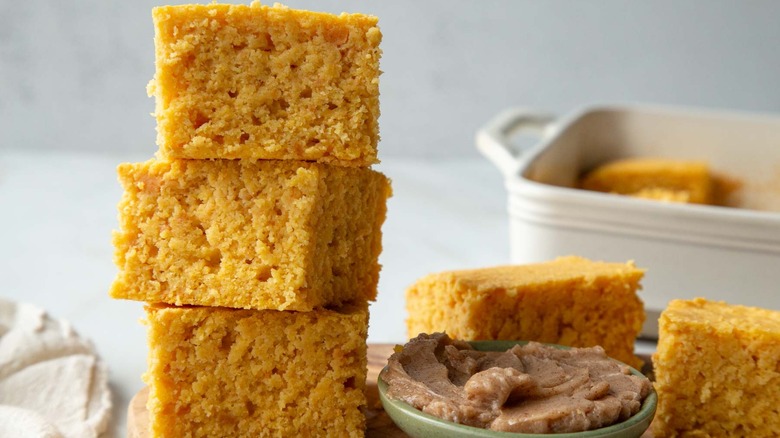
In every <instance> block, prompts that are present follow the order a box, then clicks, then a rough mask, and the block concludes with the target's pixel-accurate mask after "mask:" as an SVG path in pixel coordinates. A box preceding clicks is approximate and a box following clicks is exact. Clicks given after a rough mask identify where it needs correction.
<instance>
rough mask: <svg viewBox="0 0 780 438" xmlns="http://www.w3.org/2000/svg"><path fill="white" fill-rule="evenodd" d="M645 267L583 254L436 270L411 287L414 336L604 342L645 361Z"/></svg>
mask: <svg viewBox="0 0 780 438" xmlns="http://www.w3.org/2000/svg"><path fill="white" fill-rule="evenodd" d="M643 274H644V271H642V270H641V269H638V268H636V267H635V266H634V264H633V263H632V262H628V263H604V262H596V261H591V260H587V259H584V258H581V257H575V256H569V257H561V258H558V259H556V260H554V261H551V262H546V263H539V264H530V265H516V266H500V267H493V268H484V269H474V270H464V271H451V272H442V273H438V274H431V275H428V276H426V277H423V278H422V279H420V280H418V281H417V282H416V283H415V284H414V285H412V286H411V287H409V288H408V289H407V291H406V309H407V311H408V312H409V319H408V320H407V327H408V330H409V337H410V338H412V337H415V336H417V334H419V333H434V332H446V333H447V334H448V335H449V336H450V337H452V338H455V339H463V340H467V341H471V340H491V339H498V340H528V341H537V342H547V343H553V344H562V345H569V346H572V347H593V346H596V345H600V346H602V347H603V348H604V350H605V351H606V352H607V354H608V355H609V356H611V357H613V358H615V359H618V360H620V361H623V362H625V363H627V364H629V365H632V366H635V367H638V366H641V363H642V362H641V361H640V360H639V359H638V358H637V357H636V356H635V355H634V341H635V340H636V337H637V335H638V334H639V331H640V329H641V328H642V323H643V322H644V320H645V311H644V306H643V304H642V301H641V300H640V299H639V297H638V296H637V293H636V292H637V289H639V288H640V285H639V281H640V279H641V278H642V276H643Z"/></svg>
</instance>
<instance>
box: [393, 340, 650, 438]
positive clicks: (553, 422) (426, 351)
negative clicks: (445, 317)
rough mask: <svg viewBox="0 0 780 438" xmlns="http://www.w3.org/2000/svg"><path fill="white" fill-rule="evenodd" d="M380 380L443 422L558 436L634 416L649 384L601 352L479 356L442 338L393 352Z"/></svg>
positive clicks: (520, 350) (521, 351) (523, 348)
mask: <svg viewBox="0 0 780 438" xmlns="http://www.w3.org/2000/svg"><path fill="white" fill-rule="evenodd" d="M382 378H383V379H384V380H385V382H387V385H388V391H387V396H388V397H390V398H391V399H394V400H401V401H404V402H406V403H408V404H410V405H412V406H414V407H416V408H417V409H420V410H422V411H423V412H425V413H428V414H430V415H434V416H436V417H439V418H442V419H444V420H448V421H453V422H456V423H461V424H465V425H469V426H475V427H482V428H486V429H493V430H500V431H507V432H525V433H562V432H579V431H584V430H591V429H598V428H600V427H605V426H609V425H611V424H614V423H618V422H620V421H623V420H626V419H628V418H629V417H631V416H632V415H634V414H635V413H637V412H638V411H639V409H640V407H641V405H642V401H643V400H644V399H645V397H647V395H648V394H650V391H651V383H650V381H649V380H648V379H647V378H645V377H641V376H635V375H633V374H631V373H630V371H629V368H628V366H626V365H623V364H620V363H618V362H615V361H613V360H611V359H609V358H608V357H607V356H606V354H605V353H604V350H603V349H602V348H601V347H593V348H573V349H570V350H562V349H557V348H554V347H550V346H546V345H543V344H539V343H534V342H531V343H528V344H527V345H516V346H514V347H512V348H511V349H510V350H507V351H504V352H492V351H491V352H484V351H476V350H474V349H473V348H472V347H471V346H470V345H469V344H467V343H465V342H462V341H454V340H452V339H450V338H449V337H448V336H447V335H446V334H443V333H434V334H432V335H426V334H421V335H419V336H417V337H416V338H414V339H412V340H411V341H409V343H408V344H406V345H404V346H403V347H402V348H398V349H397V351H396V353H394V354H393V355H392V356H391V357H390V360H389V363H388V369H387V371H386V372H385V373H384V374H383V376H382Z"/></svg>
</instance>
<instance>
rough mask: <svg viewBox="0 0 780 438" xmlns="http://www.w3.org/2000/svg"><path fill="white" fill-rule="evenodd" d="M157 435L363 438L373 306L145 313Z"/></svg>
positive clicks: (174, 309) (154, 432)
mask: <svg viewBox="0 0 780 438" xmlns="http://www.w3.org/2000/svg"><path fill="white" fill-rule="evenodd" d="M146 314H147V324H148V326H149V369H148V371H147V373H146V374H145V375H144V380H145V381H146V383H147V384H148V385H149V400H148V402H147V407H148V410H149V416H150V421H151V432H152V436H155V437H177V438H178V437H228V436H236V437H238V436H241V437H261V436H262V437H264V436H299V437H308V436H332V437H362V436H363V433H364V429H365V417H364V415H363V412H362V409H363V408H364V407H365V405H366V398H365V395H364V389H365V382H366V365H367V364H366V336H367V333H368V306H367V305H366V304H365V303H363V304H362V305H360V306H352V307H346V308H343V309H341V310H338V311H334V310H324V309H320V310H315V311H312V312H283V311H277V310H243V309H225V308H216V307H189V308H182V307H161V306H153V307H147V308H146Z"/></svg>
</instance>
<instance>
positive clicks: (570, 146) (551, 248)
mask: <svg viewBox="0 0 780 438" xmlns="http://www.w3.org/2000/svg"><path fill="white" fill-rule="evenodd" d="M518 134H525V135H526V136H527V135H529V134H530V135H534V136H537V137H538V142H537V143H536V144H535V145H534V146H533V147H530V148H528V149H525V150H522V149H519V148H518V147H517V142H516V141H515V139H516V138H517V137H518ZM477 146H478V148H479V150H480V151H481V152H482V153H483V154H484V155H485V156H486V157H487V158H488V159H490V160H491V161H492V162H493V163H494V164H495V165H496V166H497V167H498V168H499V169H500V170H501V172H502V173H503V174H504V176H505V178H506V187H507V190H508V191H509V215H510V240H511V254H512V261H513V262H515V263H529V262H537V261H544V260H549V259H552V258H555V257H557V256H561V255H568V254H576V255H581V256H585V257H589V258H593V259H599V260H607V261H625V260H634V261H635V262H636V264H637V266H639V267H642V268H646V269H647V273H646V275H645V279H644V280H643V286H644V288H643V289H644V291H643V293H642V294H641V295H642V298H643V300H644V301H645V306H646V308H647V310H648V321H647V323H646V324H645V328H644V329H643V334H644V335H646V336H650V337H652V336H656V335H657V317H658V314H659V312H660V311H661V310H663V309H664V308H665V307H666V305H667V303H668V302H669V300H671V299H674V298H693V297H697V296H702V297H706V298H708V299H713V300H724V301H727V302H730V303H734V304H745V305H754V306H760V307H765V308H771V309H780V213H778V212H777V211H774V212H773V211H767V210H772V209H777V208H778V206H780V117H774V116H767V115H752V114H742V113H722V112H706V111H696V110H682V109H672V108H662V107H649V106H601V107H589V108H585V109H583V110H580V111H576V112H574V113H573V114H570V115H568V116H566V117H563V118H561V119H558V120H556V119H555V118H554V117H550V116H548V115H544V114H540V113H538V112H534V111H527V110H520V109H512V110H508V111H506V112H504V113H502V114H500V115H498V116H497V117H496V118H495V119H494V120H492V121H491V122H490V123H488V124H487V125H486V126H485V127H484V128H483V129H481V130H480V131H479V132H478V133H477ZM625 157H669V158H679V159H692V160H704V161H707V162H708V163H709V164H710V166H711V168H712V169H713V170H714V171H715V172H717V173H719V174H726V175H729V176H731V177H734V178H736V179H738V180H740V181H741V182H742V183H743V187H742V189H741V190H740V191H739V193H738V194H740V195H741V197H742V201H741V203H742V204H741V205H745V206H746V207H749V208H727V207H718V206H708V205H691V204H675V203H664V202H657V201H651V200H644V199H637V198H632V197H628V196H619V195H612V194H605V193H597V192H590V191H586V190H580V189H577V188H575V187H576V184H577V180H578V178H579V177H580V175H581V174H582V173H583V172H584V171H586V170H588V169H591V168H593V167H595V166H596V165H598V164H600V163H603V162H605V161H608V160H610V159H616V158H625ZM761 209H763V210H761Z"/></svg>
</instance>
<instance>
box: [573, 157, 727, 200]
mask: <svg viewBox="0 0 780 438" xmlns="http://www.w3.org/2000/svg"><path fill="white" fill-rule="evenodd" d="M581 186H582V188H584V189H587V190H596V191H599V192H609V193H617V194H620V195H630V196H635V197H639V198H647V199H655V200H658V201H668V202H687V203H694V204H712V203H714V201H715V199H714V198H715V195H714V193H713V192H714V189H713V178H712V176H711V175H710V169H709V166H708V165H707V163H704V162H699V161H681V160H673V159H662V158H631V159H624V160H616V161H612V162H609V163H606V164H604V165H602V166H599V167H597V168H596V169H594V170H592V171H590V172H589V173H587V174H586V175H585V176H584V177H583V179H582V181H581Z"/></svg>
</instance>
